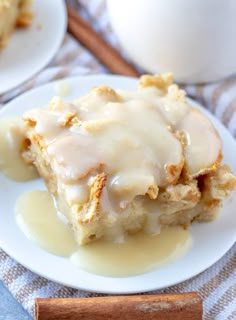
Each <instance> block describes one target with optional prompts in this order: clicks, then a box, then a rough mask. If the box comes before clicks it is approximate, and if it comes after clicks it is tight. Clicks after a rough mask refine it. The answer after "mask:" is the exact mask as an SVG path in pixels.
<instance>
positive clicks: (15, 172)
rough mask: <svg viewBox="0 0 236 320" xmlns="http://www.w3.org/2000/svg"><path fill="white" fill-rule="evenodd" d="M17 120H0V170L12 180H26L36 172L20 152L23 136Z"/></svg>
mask: <svg viewBox="0 0 236 320" xmlns="http://www.w3.org/2000/svg"><path fill="white" fill-rule="evenodd" d="M19 121H20V120H17V119H8V120H0V170H1V171H2V172H3V173H4V174H5V175H6V176H7V177H8V178H10V179H12V180H15V181H28V180H32V179H35V178H37V177H38V173H37V171H36V169H35V167H34V166H32V165H28V164H26V162H25V161H24V159H23V158H22V156H21V154H20V152H21V147H22V143H23V141H24V140H25V137H24V135H23V132H22V130H21V126H20V125H19Z"/></svg>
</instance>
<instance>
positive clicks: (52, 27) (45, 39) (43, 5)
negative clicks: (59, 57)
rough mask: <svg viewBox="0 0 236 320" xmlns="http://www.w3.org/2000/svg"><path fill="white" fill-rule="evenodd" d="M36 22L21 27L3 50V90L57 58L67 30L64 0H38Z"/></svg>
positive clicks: (0, 67)
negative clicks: (26, 26)
mask: <svg viewBox="0 0 236 320" xmlns="http://www.w3.org/2000/svg"><path fill="white" fill-rule="evenodd" d="M33 14H34V19H33V24H32V26H31V27H30V28H26V29H17V30H16V31H15V32H14V33H13V34H12V36H11V37H10V39H9V42H8V43H7V47H6V48H4V49H3V50H0V94H2V93H4V92H6V91H8V90H11V89H12V88H14V87H16V86H18V85H19V84H21V83H23V82H24V81H26V80H28V79H29V78H31V77H32V76H33V75H34V74H36V73H37V72H38V71H39V70H41V69H42V68H43V67H44V66H46V64H47V63H48V62H49V61H50V60H51V59H52V58H53V56H54V55H55V53H56V52H57V50H58V49H59V47H60V45H61V43H62V40H63V38H64V35H65V31H66V24H67V18H66V17H67V16H66V9H65V4H64V1H63V0H50V1H48V0H34V1H33Z"/></svg>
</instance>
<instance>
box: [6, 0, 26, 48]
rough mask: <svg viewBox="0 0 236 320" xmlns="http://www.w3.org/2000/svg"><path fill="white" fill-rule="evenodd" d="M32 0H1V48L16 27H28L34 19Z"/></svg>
mask: <svg viewBox="0 0 236 320" xmlns="http://www.w3.org/2000/svg"><path fill="white" fill-rule="evenodd" d="M31 2H32V0H0V48H1V47H4V46H5V45H6V42H7V39H8V38H9V36H10V34H11V32H12V31H13V30H14V28H15V27H28V26H29V25H30V24H31V21H32V13H31V11H30V8H31Z"/></svg>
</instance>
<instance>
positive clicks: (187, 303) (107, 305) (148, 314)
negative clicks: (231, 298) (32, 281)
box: [35, 292, 202, 320]
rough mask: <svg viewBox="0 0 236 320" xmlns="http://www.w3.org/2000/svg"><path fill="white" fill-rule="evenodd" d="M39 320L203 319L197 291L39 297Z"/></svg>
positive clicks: (37, 315) (200, 301)
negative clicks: (96, 296)
mask: <svg viewBox="0 0 236 320" xmlns="http://www.w3.org/2000/svg"><path fill="white" fill-rule="evenodd" d="M35 311H36V314H35V319H36V320H52V319H57V320H85V319H86V320H106V319H109V320H118V319H119V320H144V319H145V320H154V319H155V320H157V319H158V320H173V319H174V320H201V319H202V300H201V298H200V296H199V295H198V294H197V293H194V292H192V293H179V294H162V295H140V296H137V295H136V296H111V297H99V298H71V299H54V298H50V299H36V300H35Z"/></svg>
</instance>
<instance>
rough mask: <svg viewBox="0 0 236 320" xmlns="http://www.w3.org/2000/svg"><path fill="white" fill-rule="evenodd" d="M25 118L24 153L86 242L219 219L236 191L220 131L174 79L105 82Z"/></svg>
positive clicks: (78, 236)
mask: <svg viewBox="0 0 236 320" xmlns="http://www.w3.org/2000/svg"><path fill="white" fill-rule="evenodd" d="M23 122H24V123H23V127H24V132H25V139H24V142H23V145H22V147H21V150H22V156H23V158H24V159H25V161H26V162H27V163H29V164H32V163H33V164H34V165H35V166H36V168H37V170H38V172H39V174H40V176H41V177H42V178H43V179H44V181H45V183H46V185H47V188H48V190H49V192H50V193H51V194H52V195H53V197H54V199H55V204H56V207H57V209H58V210H59V212H61V213H62V214H63V215H64V216H65V217H66V218H67V220H68V221H69V223H70V225H71V227H72V229H73V232H74V237H75V239H76V241H77V243H78V244H80V245H83V244H87V243H89V242H91V241H95V240H97V239H100V238H102V237H103V238H107V239H108V240H111V241H115V242H122V241H124V239H125V235H126V234H127V233H128V234H133V233H136V232H138V231H139V230H144V231H145V232H147V233H150V234H155V233H158V232H159V230H160V228H161V226H162V225H181V226H184V227H187V226H188V225H189V224H190V223H191V222H193V221H210V220H213V219H214V218H215V217H216V215H217V213H218V211H219V208H220V206H221V203H222V200H223V199H224V198H226V197H227V196H228V195H229V194H230V192H231V191H232V190H234V189H235V188H236V178H235V177H234V176H233V174H232V173H231V170H230V168H229V167H228V166H227V165H225V164H222V163H221V161H222V145H221V139H220V137H219V135H218V133H217V131H216V130H215V128H214V127H213V125H212V124H211V122H210V121H209V120H208V119H207V118H206V117H205V116H204V115H203V114H202V113H201V112H200V111H199V110H198V109H196V108H193V107H191V105H189V102H188V101H187V100H186V97H185V92H184V91H183V90H180V89H179V88H178V86H177V85H175V84H172V76H171V74H164V75H162V76H158V75H157V76H149V75H144V76H142V77H141V78H140V81H139V87H138V89H137V90H134V91H127V90H114V89H112V88H110V87H108V86H100V87H95V88H94V89H93V90H92V91H91V92H90V93H89V94H88V95H87V96H85V97H82V98H80V99H77V100H76V101H74V102H71V103H69V102H65V101H63V100H62V99H61V98H58V97H55V98H53V99H52V101H51V102H50V103H49V105H48V107H47V108H40V109H34V110H30V111H28V112H26V113H25V114H24V115H23ZM205 137H207V139H205Z"/></svg>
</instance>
